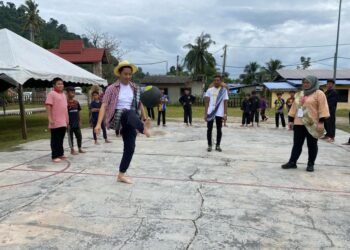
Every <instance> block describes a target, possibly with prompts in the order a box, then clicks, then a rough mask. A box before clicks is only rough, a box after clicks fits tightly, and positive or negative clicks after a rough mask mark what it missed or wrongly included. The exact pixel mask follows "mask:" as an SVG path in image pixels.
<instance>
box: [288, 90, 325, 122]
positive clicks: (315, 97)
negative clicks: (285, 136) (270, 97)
mask: <svg viewBox="0 0 350 250" xmlns="http://www.w3.org/2000/svg"><path fill="white" fill-rule="evenodd" d="M299 94H300V93H299ZM298 99H300V100H298ZM297 101H299V102H300V103H299V104H297V103H296V102H297ZM299 106H301V107H302V108H303V109H307V110H308V114H309V115H310V117H311V119H312V120H313V121H314V123H315V124H317V123H318V121H319V119H320V118H328V117H329V116H330V115H329V109H328V103H327V98H326V95H325V94H324V93H323V91H321V90H317V91H316V92H314V93H312V94H311V95H309V96H304V97H302V98H297V96H296V98H295V102H293V105H292V107H291V109H290V111H289V113H288V115H289V116H291V117H294V124H295V125H304V123H303V121H302V119H301V118H299V117H298V116H297V112H298V107H299Z"/></svg>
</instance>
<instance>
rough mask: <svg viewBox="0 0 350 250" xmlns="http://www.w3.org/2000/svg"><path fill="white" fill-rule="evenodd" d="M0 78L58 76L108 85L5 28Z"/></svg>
mask: <svg viewBox="0 0 350 250" xmlns="http://www.w3.org/2000/svg"><path fill="white" fill-rule="evenodd" d="M0 44H1V46H0V80H3V81H7V82H10V83H11V84H13V83H16V84H17V83H19V84H22V85H23V84H24V83H26V82H27V81H28V80H30V79H34V80H40V81H51V80H52V79H53V78H55V77H60V78H62V79H63V81H65V82H70V83H73V84H77V83H79V84H98V85H107V81H106V80H104V79H102V78H100V77H98V76H96V75H94V74H92V73H90V72H88V71H86V70H84V69H82V68H80V67H78V66H76V65H74V64H72V63H70V62H68V61H66V60H64V59H62V58H60V57H58V56H56V55H54V54H53V53H51V52H49V51H47V50H46V49H44V48H42V47H40V46H38V45H36V44H34V43H32V42H30V41H29V40H27V39H25V38H23V37H21V36H19V35H17V34H16V33H14V32H12V31H10V30H8V29H1V30H0Z"/></svg>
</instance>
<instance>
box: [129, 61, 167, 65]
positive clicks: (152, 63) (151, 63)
mask: <svg viewBox="0 0 350 250" xmlns="http://www.w3.org/2000/svg"><path fill="white" fill-rule="evenodd" d="M167 62H168V61H159V62H150V63H135V65H154V64H160V63H167Z"/></svg>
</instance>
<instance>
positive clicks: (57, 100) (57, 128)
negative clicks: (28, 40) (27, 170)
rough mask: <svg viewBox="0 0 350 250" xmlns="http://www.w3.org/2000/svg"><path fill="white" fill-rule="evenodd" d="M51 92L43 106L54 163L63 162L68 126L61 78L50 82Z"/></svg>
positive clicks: (65, 99)
mask: <svg viewBox="0 0 350 250" xmlns="http://www.w3.org/2000/svg"><path fill="white" fill-rule="evenodd" d="M52 83H53V90H52V91H51V92H49V93H48V94H47V97H46V101H45V106H46V111H47V116H48V120H49V129H50V130H51V142H50V144H51V151H52V154H51V157H52V161H53V162H55V163H58V162H60V161H61V160H65V159H66V157H65V156H64V149H63V141H64V136H65V135H66V130H67V127H68V124H69V119H68V109H67V98H66V95H65V94H64V93H63V89H64V84H63V80H62V79H61V78H55V79H53V80H52Z"/></svg>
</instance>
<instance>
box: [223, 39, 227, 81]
mask: <svg viewBox="0 0 350 250" xmlns="http://www.w3.org/2000/svg"><path fill="white" fill-rule="evenodd" d="M223 49H224V55H223V62H222V77H225V68H226V56H227V45H226V44H225V46H224V47H223Z"/></svg>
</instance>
